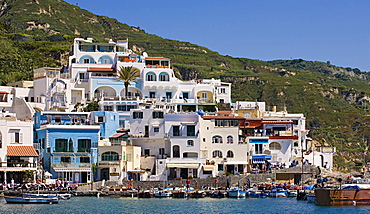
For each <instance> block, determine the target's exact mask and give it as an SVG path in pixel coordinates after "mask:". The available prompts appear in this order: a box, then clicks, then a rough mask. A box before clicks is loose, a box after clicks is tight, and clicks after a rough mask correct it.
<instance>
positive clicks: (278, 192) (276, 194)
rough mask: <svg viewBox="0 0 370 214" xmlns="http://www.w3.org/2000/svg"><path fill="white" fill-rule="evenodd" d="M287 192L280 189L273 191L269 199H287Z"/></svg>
mask: <svg viewBox="0 0 370 214" xmlns="http://www.w3.org/2000/svg"><path fill="white" fill-rule="evenodd" d="M287 192H288V191H287V190H286V189H281V188H278V189H272V190H271V191H270V192H269V197H273V198H282V197H287Z"/></svg>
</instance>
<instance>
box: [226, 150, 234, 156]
mask: <svg viewBox="0 0 370 214" xmlns="http://www.w3.org/2000/svg"><path fill="white" fill-rule="evenodd" d="M226 157H228V158H233V157H234V152H233V151H231V150H229V151H227V155H226Z"/></svg>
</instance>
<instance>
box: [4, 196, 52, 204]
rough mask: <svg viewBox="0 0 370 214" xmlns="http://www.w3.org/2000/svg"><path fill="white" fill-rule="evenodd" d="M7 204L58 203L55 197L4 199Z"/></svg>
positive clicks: (8, 197) (6, 197)
mask: <svg viewBox="0 0 370 214" xmlns="http://www.w3.org/2000/svg"><path fill="white" fill-rule="evenodd" d="M4 199H5V201H6V203H8V204H56V203H58V202H59V199H58V198H57V197H55V198H31V197H10V196H5V197H4Z"/></svg>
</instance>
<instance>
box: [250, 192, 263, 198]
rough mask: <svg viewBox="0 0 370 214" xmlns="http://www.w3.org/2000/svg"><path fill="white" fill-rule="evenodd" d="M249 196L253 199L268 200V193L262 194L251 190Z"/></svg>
mask: <svg viewBox="0 0 370 214" xmlns="http://www.w3.org/2000/svg"><path fill="white" fill-rule="evenodd" d="M248 195H249V197H251V198H266V197H267V193H265V192H262V191H255V190H249V191H248Z"/></svg>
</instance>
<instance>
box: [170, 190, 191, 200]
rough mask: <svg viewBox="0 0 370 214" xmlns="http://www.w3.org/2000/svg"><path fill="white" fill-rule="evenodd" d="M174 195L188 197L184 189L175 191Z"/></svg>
mask: <svg viewBox="0 0 370 214" xmlns="http://www.w3.org/2000/svg"><path fill="white" fill-rule="evenodd" d="M172 197H173V198H186V197H188V193H187V192H184V191H173V192H172Z"/></svg>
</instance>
